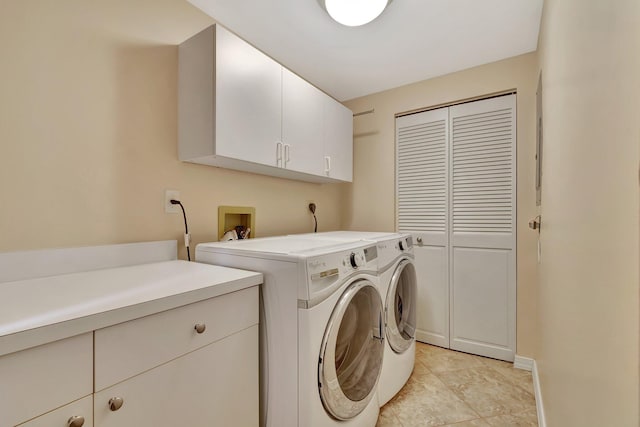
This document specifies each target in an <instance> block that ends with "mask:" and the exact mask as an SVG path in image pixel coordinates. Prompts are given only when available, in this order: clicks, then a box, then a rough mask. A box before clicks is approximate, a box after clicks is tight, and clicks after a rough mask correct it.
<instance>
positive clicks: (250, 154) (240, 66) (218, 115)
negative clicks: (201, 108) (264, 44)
mask: <svg viewBox="0 0 640 427" xmlns="http://www.w3.org/2000/svg"><path fill="white" fill-rule="evenodd" d="M215 70H216V76H215V78H216V93H215V103H216V107H215V123H216V129H215V135H216V136H215V140H216V155H218V156H225V157H231V158H234V159H241V160H245V161H249V162H254V163H259V164H264V165H270V166H279V165H278V164H277V163H278V160H277V155H276V150H277V144H278V143H279V142H280V141H281V138H282V133H281V129H282V66H281V65H280V64H278V63H277V62H275V61H274V60H272V59H271V58H269V57H268V56H266V55H265V54H263V53H262V52H260V51H258V50H257V49H255V48H254V47H253V46H251V45H249V44H248V43H246V42H245V41H243V40H241V39H239V38H238V37H236V36H235V35H233V34H231V33H230V32H229V31H227V30H225V29H224V28H222V27H221V26H220V25H216V63H215Z"/></svg>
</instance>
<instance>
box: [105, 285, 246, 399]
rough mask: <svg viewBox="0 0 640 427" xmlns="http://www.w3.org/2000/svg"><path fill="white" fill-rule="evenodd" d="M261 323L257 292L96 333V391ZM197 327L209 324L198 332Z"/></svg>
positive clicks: (234, 295)
mask: <svg viewBox="0 0 640 427" xmlns="http://www.w3.org/2000/svg"><path fill="white" fill-rule="evenodd" d="M256 324H258V287H257V286H254V287H251V288H247V289H243V290H241V291H237V292H232V293H229V294H226V295H221V296H219V297H216V298H211V299H208V300H205V301H201V302H197V303H194V304H190V305H186V306H184V307H179V308H175V309H173V310H168V311H165V312H162V313H158V314H154V315H151V316H147V317H143V318H140V319H136V320H132V321H130V322H125V323H121V324H119V325H115V326H111V327H108V328H104V329H100V330H97V331H95V390H96V391H100V390H102V389H104V388H106V387H109V386H111V385H113V384H116V383H118V382H120V381H123V380H125V379H127V378H130V377H132V376H134V375H137V374H139V373H141V372H144V371H147V370H149V369H151V368H153V367H156V366H158V365H161V364H163V363H166V362H168V361H170V360H172V359H175V358H176V357H179V356H181V355H183V354H186V353H188V352H191V351H193V350H196V349H198V348H200V347H203V346H205V345H207V344H210V343H213V342H215V341H218V340H220V339H222V338H224V337H227V336H229V335H231V334H233V333H235V332H238V331H241V330H243V329H246V328H248V327H250V326H252V325H256ZM196 325H205V326H206V328H205V330H204V332H202V333H198V332H197V331H196V329H195V326H196Z"/></svg>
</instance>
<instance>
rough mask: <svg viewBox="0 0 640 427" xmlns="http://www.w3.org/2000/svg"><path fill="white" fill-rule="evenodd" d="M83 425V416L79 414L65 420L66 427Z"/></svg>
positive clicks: (80, 426)
mask: <svg viewBox="0 0 640 427" xmlns="http://www.w3.org/2000/svg"><path fill="white" fill-rule="evenodd" d="M83 425H84V417H82V416H80V415H74V416H73V417H71V418H69V421H67V427H82V426H83Z"/></svg>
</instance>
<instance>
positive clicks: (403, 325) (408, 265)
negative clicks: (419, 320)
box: [385, 259, 418, 354]
mask: <svg viewBox="0 0 640 427" xmlns="http://www.w3.org/2000/svg"><path fill="white" fill-rule="evenodd" d="M417 292H418V285H417V279H416V269H415V267H414V265H413V262H412V261H410V260H408V259H405V260H403V261H401V262H400V263H399V264H398V267H397V268H396V271H395V272H394V273H393V276H392V277H391V283H390V284H389V291H388V294H387V298H386V306H385V316H386V319H385V323H386V325H387V328H386V329H387V339H388V340H389V346H390V347H391V349H392V350H393V351H394V352H396V353H398V354H401V353H404V352H405V351H406V350H407V349H408V348H409V347H410V346H411V343H412V342H413V341H414V340H415V337H416V297H417V295H416V294H417Z"/></svg>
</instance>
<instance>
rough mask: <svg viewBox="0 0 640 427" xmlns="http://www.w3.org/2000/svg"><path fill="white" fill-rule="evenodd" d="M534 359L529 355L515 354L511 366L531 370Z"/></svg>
mask: <svg viewBox="0 0 640 427" xmlns="http://www.w3.org/2000/svg"><path fill="white" fill-rule="evenodd" d="M533 364H534V361H533V359H532V358H530V357H523V356H518V355H517V354H516V357H515V359H514V360H513V367H514V368H516V369H524V370H525V371H529V372H531V371H532V370H533Z"/></svg>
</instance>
